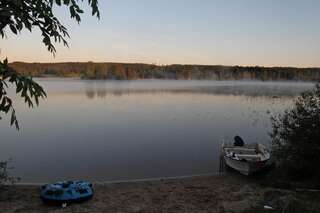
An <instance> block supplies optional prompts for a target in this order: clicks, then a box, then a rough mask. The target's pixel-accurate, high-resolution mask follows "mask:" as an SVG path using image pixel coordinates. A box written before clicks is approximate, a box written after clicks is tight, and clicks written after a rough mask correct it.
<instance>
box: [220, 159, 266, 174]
mask: <svg viewBox="0 0 320 213" xmlns="http://www.w3.org/2000/svg"><path fill="white" fill-rule="evenodd" d="M224 160H225V163H226V165H227V166H228V167H230V168H232V169H234V170H236V171H238V172H240V173H241V174H243V175H247V176H248V175H252V174H253V173H255V172H258V171H260V170H262V169H263V168H265V166H266V163H267V161H260V162H248V161H241V160H235V159H232V158H230V157H227V156H224Z"/></svg>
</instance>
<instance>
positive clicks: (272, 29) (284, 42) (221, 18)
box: [0, 0, 320, 67]
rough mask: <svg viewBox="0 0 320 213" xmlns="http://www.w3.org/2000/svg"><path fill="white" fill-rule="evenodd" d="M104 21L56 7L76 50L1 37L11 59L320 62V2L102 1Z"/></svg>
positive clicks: (25, 37) (35, 37)
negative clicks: (72, 15)
mask: <svg viewBox="0 0 320 213" xmlns="http://www.w3.org/2000/svg"><path fill="white" fill-rule="evenodd" d="M99 2H100V11H101V19H100V21H98V20H97V19H96V18H93V17H90V16H89V14H88V15H85V16H84V17H83V21H82V23H81V24H80V25H78V24H77V23H75V21H71V20H69V14H67V10H62V9H59V10H57V15H58V16H59V17H60V18H61V21H62V23H65V25H66V26H67V27H68V28H69V30H70V35H71V39H70V40H69V43H70V48H69V49H68V48H64V47H62V45H57V50H58V53H57V56H56V57H55V58H53V56H52V55H51V54H50V53H48V52H47V51H46V49H45V47H44V46H43V45H42V44H41V38H40V35H39V33H38V32H37V31H35V33H33V34H30V33H29V32H23V33H22V34H21V35H20V36H18V37H17V36H14V35H13V34H11V33H8V38H7V39H3V40H0V41H1V44H0V47H1V49H2V52H1V56H0V57H1V58H3V57H6V56H7V57H8V58H9V61H28V62H60V61H117V62H144V63H160V64H172V63H183V64H224V65H263V66H300V67H310V66H319V67H320V12H319V11H320V1H319V0H100V1H99Z"/></svg>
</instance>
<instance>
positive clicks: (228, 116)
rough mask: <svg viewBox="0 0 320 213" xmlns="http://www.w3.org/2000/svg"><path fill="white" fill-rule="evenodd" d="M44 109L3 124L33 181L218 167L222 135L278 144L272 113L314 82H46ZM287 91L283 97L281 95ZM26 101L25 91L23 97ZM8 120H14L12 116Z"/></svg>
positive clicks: (0, 128)
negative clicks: (10, 125) (272, 137)
mask: <svg viewBox="0 0 320 213" xmlns="http://www.w3.org/2000/svg"><path fill="white" fill-rule="evenodd" d="M39 81H40V83H41V84H42V85H43V86H44V87H45V89H46V91H47V92H48V99H47V100H46V101H44V102H42V103H41V104H40V107H39V108H35V109H32V110H30V109H28V108H26V107H25V105H24V103H21V104H18V103H19V102H17V105H16V106H17V112H18V116H19V119H20V123H21V125H22V130H21V131H19V132H18V133H17V132H16V131H15V130H14V129H13V128H8V125H7V124H8V122H9V121H4V122H0V135H1V141H0V144H1V149H0V160H5V159H7V158H9V157H12V158H13V159H14V166H15V168H16V170H15V171H14V172H15V174H16V175H17V176H19V177H21V178H22V180H23V181H24V182H47V181H56V180H63V179H73V178H77V179H79V178H80V179H82V178H83V179H89V180H98V181H105V180H109V181H110V180H119V179H137V178H154V177H163V176H179V175H192V174H199V173H210V172H217V171H218V168H219V165H218V155H219V147H220V142H221V140H222V139H231V138H233V136H234V135H235V134H238V135H241V136H242V137H243V138H244V139H245V140H246V141H249V142H256V141H259V142H262V143H265V144H268V143H269V137H268V131H269V130H270V119H269V118H270V116H271V115H272V114H274V113H279V112H281V111H283V110H284V109H285V108H286V107H288V106H290V104H291V102H292V99H293V98H294V97H295V96H296V95H297V94H298V93H300V92H301V91H303V90H305V89H307V88H310V87H311V86H312V84H305V83H282V82H280V83H279V82H277V83H263V82H213V81H153V80H150V81H121V82H120V81H82V80H67V79H61V80H44V79H40V80H39ZM275 97H277V98H275ZM19 100H20V99H19ZM6 119H8V118H6Z"/></svg>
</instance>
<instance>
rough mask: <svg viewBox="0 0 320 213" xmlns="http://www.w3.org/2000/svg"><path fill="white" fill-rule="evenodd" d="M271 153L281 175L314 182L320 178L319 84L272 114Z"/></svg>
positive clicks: (295, 179)
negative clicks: (283, 110)
mask: <svg viewBox="0 0 320 213" xmlns="http://www.w3.org/2000/svg"><path fill="white" fill-rule="evenodd" d="M272 127H273V130H272V133H271V134H270V135H271V138H272V145H273V156H274V157H275V159H276V163H277V167H278V169H277V171H276V173H277V174H278V176H279V177H280V178H283V179H285V180H289V181H299V182H314V183H317V180H319V178H320V167H319V164H320V85H319V84H317V85H316V86H315V88H314V89H312V90H310V91H306V92H304V93H302V94H301V95H300V96H299V97H298V98H297V99H296V100H295V101H294V105H293V107H292V108H290V109H287V110H286V111H285V112H284V114H281V115H277V116H274V117H272Z"/></svg>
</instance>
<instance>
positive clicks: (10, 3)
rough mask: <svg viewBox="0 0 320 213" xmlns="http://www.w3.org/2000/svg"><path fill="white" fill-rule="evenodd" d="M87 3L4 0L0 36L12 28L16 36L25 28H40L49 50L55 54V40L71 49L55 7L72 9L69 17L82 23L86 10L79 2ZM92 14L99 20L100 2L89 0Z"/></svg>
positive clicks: (66, 0) (49, 0)
mask: <svg viewBox="0 0 320 213" xmlns="http://www.w3.org/2000/svg"><path fill="white" fill-rule="evenodd" d="M83 1H84V0H1V1H0V35H1V36H2V38H4V37H5V35H6V30H7V29H10V30H11V31H12V32H13V33H14V34H17V33H18V32H20V31H21V30H22V29H23V28H26V29H28V30H29V31H30V32H31V31H32V28H34V27H36V28H38V29H40V31H41V34H42V37H43V40H42V41H43V43H44V44H45V45H46V47H47V49H48V50H49V51H50V52H51V53H53V54H55V52H56V49H55V47H54V45H53V41H54V42H55V43H56V42H59V43H60V42H62V43H63V44H64V45H65V46H68V43H67V41H66V38H68V37H69V34H68V31H67V28H66V27H65V26H63V25H62V24H61V23H60V21H59V20H58V19H57V18H56V16H55V15H54V12H53V7H54V5H56V6H67V7H69V11H70V16H71V18H72V19H75V20H76V21H77V22H78V23H79V22H80V21H81V14H82V13H83V10H82V9H81V8H80V6H79V2H83ZM88 4H89V6H90V7H91V9H92V15H93V16H97V17H98V18H100V13H99V9H98V0H88Z"/></svg>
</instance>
